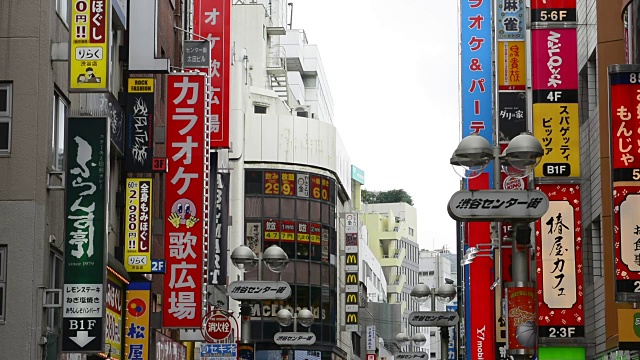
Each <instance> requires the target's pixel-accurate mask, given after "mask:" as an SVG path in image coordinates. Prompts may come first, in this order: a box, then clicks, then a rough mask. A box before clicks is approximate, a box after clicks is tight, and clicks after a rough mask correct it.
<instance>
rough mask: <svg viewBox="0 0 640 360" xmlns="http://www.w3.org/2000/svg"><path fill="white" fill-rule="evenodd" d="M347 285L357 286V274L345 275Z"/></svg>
mask: <svg viewBox="0 0 640 360" xmlns="http://www.w3.org/2000/svg"><path fill="white" fill-rule="evenodd" d="M347 285H358V274H357V273H349V274H347Z"/></svg>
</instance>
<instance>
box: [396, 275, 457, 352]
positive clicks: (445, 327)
mask: <svg viewBox="0 0 640 360" xmlns="http://www.w3.org/2000/svg"><path fill="white" fill-rule="evenodd" d="M456 295H457V291H456V287H455V285H453V280H451V279H447V278H445V283H444V284H442V285H440V286H439V287H438V288H429V286H428V285H426V284H424V283H419V284H417V285H416V286H414V287H413V289H411V297H412V298H413V299H414V300H415V301H417V302H418V303H419V304H424V303H425V302H426V301H427V300H428V299H429V298H431V309H430V311H414V312H412V313H411V314H410V315H409V323H410V324H411V325H413V326H421V327H422V326H424V327H429V326H437V327H439V328H440V356H441V358H442V359H445V358H446V356H447V354H448V353H449V350H448V346H449V326H454V325H456V324H457V322H458V319H459V317H458V313H457V312H454V311H444V312H442V311H436V310H435V309H436V300H438V302H440V303H443V304H446V303H448V302H450V301H452V300H453V299H455V297H456ZM400 335H401V334H398V336H400ZM416 335H421V337H416ZM416 335H414V339H413V341H414V343H417V342H420V341H422V337H424V335H422V334H416ZM398 336H396V341H398ZM407 338H408V337H407ZM424 343H426V337H424V342H423V343H422V344H423V345H424ZM416 345H417V344H416ZM417 346H421V345H417Z"/></svg>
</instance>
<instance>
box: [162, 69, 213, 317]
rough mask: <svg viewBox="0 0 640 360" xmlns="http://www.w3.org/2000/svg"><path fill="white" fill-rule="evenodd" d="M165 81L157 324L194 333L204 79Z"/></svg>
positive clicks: (198, 304)
mask: <svg viewBox="0 0 640 360" xmlns="http://www.w3.org/2000/svg"><path fill="white" fill-rule="evenodd" d="M167 78H168V80H167V125H166V128H167V129H166V132H167V135H166V137H167V139H166V142H167V159H168V172H167V182H166V187H165V199H166V202H165V209H164V218H165V224H164V226H165V229H166V230H165V249H164V257H165V260H166V269H167V270H166V272H167V274H166V275H165V276H164V292H163V302H162V303H163V304H165V305H164V306H163V307H162V312H163V314H162V315H163V316H162V323H163V327H168V328H199V327H200V326H201V318H202V305H203V304H202V283H203V281H202V277H203V269H202V266H203V265H202V260H203V259H202V247H203V231H204V227H203V223H204V221H203V214H204V211H203V209H204V180H205V179H204V177H205V174H204V160H205V141H206V138H205V130H204V129H205V100H204V97H205V76H203V75H201V74H186V73H182V74H181V73H174V74H170V75H168V77H167Z"/></svg>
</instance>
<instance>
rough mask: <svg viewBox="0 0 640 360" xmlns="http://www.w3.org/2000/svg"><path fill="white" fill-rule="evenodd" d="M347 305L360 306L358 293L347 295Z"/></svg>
mask: <svg viewBox="0 0 640 360" xmlns="http://www.w3.org/2000/svg"><path fill="white" fill-rule="evenodd" d="M347 304H358V293H347Z"/></svg>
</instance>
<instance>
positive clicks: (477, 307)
mask: <svg viewBox="0 0 640 360" xmlns="http://www.w3.org/2000/svg"><path fill="white" fill-rule="evenodd" d="M468 185H469V190H486V189H488V188H489V176H488V174H486V173H485V174H481V175H480V176H478V177H476V178H474V179H469V182H468ZM465 225H466V228H465V229H466V231H465V240H466V243H467V245H468V246H469V247H472V246H476V245H478V244H488V243H491V230H490V226H491V223H488V222H467V223H466V224H465ZM467 266H468V271H465V276H466V279H465V288H466V289H474V290H473V300H472V299H471V298H469V297H467V298H466V299H465V300H466V301H467V302H466V304H468V306H465V308H466V309H465V310H466V311H467V315H466V317H465V321H466V323H465V334H466V336H465V337H466V339H467V346H468V348H467V349H468V350H467V359H495V358H496V355H495V350H496V349H495V348H496V336H495V334H496V332H495V320H496V319H495V315H494V311H495V310H494V293H493V291H492V290H491V285H492V284H493V282H494V275H493V273H494V264H493V259H491V258H490V257H488V256H477V257H476V258H475V259H474V260H473V262H472V263H471V264H469V265H467ZM470 293H471V291H465V294H470Z"/></svg>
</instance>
